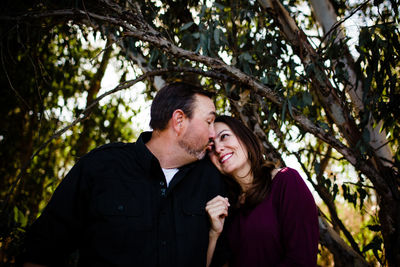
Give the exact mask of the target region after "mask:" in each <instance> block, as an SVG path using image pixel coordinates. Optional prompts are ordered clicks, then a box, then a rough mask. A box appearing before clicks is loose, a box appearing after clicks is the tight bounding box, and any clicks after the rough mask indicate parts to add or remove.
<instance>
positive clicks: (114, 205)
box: [94, 179, 152, 231]
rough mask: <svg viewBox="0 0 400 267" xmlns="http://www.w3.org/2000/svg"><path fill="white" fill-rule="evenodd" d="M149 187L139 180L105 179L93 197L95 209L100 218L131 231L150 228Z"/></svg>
mask: <svg viewBox="0 0 400 267" xmlns="http://www.w3.org/2000/svg"><path fill="white" fill-rule="evenodd" d="M150 195H151V194H150V188H149V187H148V186H147V185H146V184H145V183H144V182H140V181H130V182H121V181H115V180H112V179H107V180H105V181H104V182H103V183H102V185H101V190H100V192H99V193H98V194H96V197H95V201H94V204H95V210H96V213H97V214H98V216H99V217H100V218H101V220H104V221H105V222H107V223H108V224H110V225H112V224H115V226H118V225H119V226H120V227H121V226H122V227H124V225H126V226H128V227H129V228H131V230H133V231H142V230H148V229H151V228H152V219H151V198H150Z"/></svg>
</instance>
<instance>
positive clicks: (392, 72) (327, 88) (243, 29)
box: [1, 0, 400, 266]
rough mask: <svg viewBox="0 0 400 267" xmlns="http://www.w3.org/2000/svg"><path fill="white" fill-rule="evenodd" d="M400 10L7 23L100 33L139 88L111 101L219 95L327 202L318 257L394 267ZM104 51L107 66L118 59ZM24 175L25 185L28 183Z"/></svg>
mask: <svg viewBox="0 0 400 267" xmlns="http://www.w3.org/2000/svg"><path fill="white" fill-rule="evenodd" d="M319 4H325V6H328V8H320V7H319ZM398 6H399V4H398V1H395V0H393V1H374V3H370V2H360V3H358V2H356V1H354V3H352V5H349V4H347V3H346V1H335V2H334V1H332V2H330V1H311V2H310V3H309V2H306V1H294V0H293V1H285V2H280V1H277V0H259V1H248V2H246V1H242V2H240V1H235V0H234V1H224V0H221V1H204V2H202V3H198V2H197V1H191V0H189V1H180V2H175V1H172V0H167V1H164V2H158V1H137V2H132V1H129V0H127V1H122V0H120V1H111V0H102V1H100V4H99V3H97V1H89V0H88V1H84V2H83V1H80V2H75V1H74V2H73V3H72V2H69V1H63V2H59V1H38V2H37V3H36V4H32V5H30V6H28V7H25V9H24V8H21V9H20V10H19V11H18V12H16V11H13V12H8V13H7V15H3V16H2V18H1V19H2V20H3V21H6V22H11V23H15V24H16V25H18V26H19V27H26V28H29V29H30V28H32V27H34V26H31V25H28V23H31V24H35V23H38V24H40V23H41V25H43V24H44V23H45V24H44V25H49V27H51V28H53V27H54V28H57V27H60V26H59V25H60V24H63V23H64V24H65V23H66V22H67V23H68V25H69V27H70V28H72V29H74V27H77V28H85V29H90V31H93V32H97V33H99V34H100V35H101V37H102V38H104V39H106V40H108V42H109V44H110V43H111V42H112V43H113V44H114V45H115V48H116V47H118V49H119V51H120V52H119V53H120V55H122V56H124V57H125V58H126V60H127V61H129V62H130V63H131V64H132V65H134V66H135V67H136V69H137V72H138V76H137V78H136V79H135V80H132V81H126V82H123V83H122V84H121V86H120V87H117V88H115V89H114V90H113V91H110V92H109V93H112V92H116V91H119V90H121V89H124V88H127V87H129V86H131V85H132V84H135V83H136V82H138V81H139V80H140V81H141V80H146V81H147V85H148V86H147V94H148V96H150V97H151V95H152V91H154V90H156V89H159V88H160V87H161V86H162V84H164V83H165V82H168V81H171V80H176V79H189V80H191V81H194V80H195V81H197V82H198V83H201V84H202V85H203V86H205V87H207V88H209V89H210V90H214V91H216V92H217V93H218V98H217V105H218V107H219V109H220V111H221V112H230V113H232V114H234V115H235V116H237V117H239V118H241V119H242V120H243V121H244V122H245V123H246V124H247V125H248V126H249V127H250V128H251V129H253V130H254V132H255V133H256V134H257V135H258V136H259V138H260V139H261V140H262V143H263V145H264V147H265V149H266V156H267V157H268V158H270V159H274V160H280V161H281V163H282V165H285V164H286V163H285V162H284V160H283V159H284V158H285V155H286V156H287V155H294V156H296V158H297V159H298V162H299V164H300V166H302V168H303V171H304V173H305V175H306V178H307V180H308V181H309V182H310V184H311V186H312V187H314V189H315V191H316V194H318V196H319V197H320V198H321V199H322V201H323V203H324V204H321V205H320V206H321V216H320V234H321V242H320V243H321V246H322V247H321V249H322V250H323V248H324V247H326V248H327V249H328V250H329V251H330V252H331V253H332V254H333V256H334V261H335V265H337V266H341V265H344V264H348V263H349V261H350V262H352V263H353V265H363V266H364V265H365V266H367V265H371V264H378V263H379V264H381V265H385V266H386V265H387V266H399V265H400V252H399V251H398V249H397V248H398V247H399V245H400V192H399V187H400V177H399V173H398V170H399V166H400V165H399V161H400V154H399V149H398V147H399V139H398V136H399V128H400V127H399V126H400V125H399V123H398V120H397V118H399V117H400V116H399V115H400V114H399V113H400V112H399V111H400V108H399V106H400V105H399V94H400V90H399V89H400V86H399V85H400V84H399V83H400V79H399V70H400V63H399V52H400V40H399V28H398V22H399V14H398ZM9 10H11V9H9ZM327 10H330V11H331V12H330V13H328V14H327V13H325V11H327ZM11 11H12V10H11ZM354 16H359V17H360V21H361V22H360V24H361V26H360V31H359V35H358V37H354V36H353V39H351V38H349V37H347V36H346V33H345V31H344V27H343V22H345V21H346V20H348V19H349V18H352V17H354ZM325 18H330V20H329V21H328V22H326V21H325V20H323V19H325ZM336 18H338V19H336ZM317 21H318V23H317ZM36 30H38V32H41V33H43V31H42V29H40V28H36ZM2 36H9V35H7V34H4V33H3V34H2ZM65 36H69V35H68V33H66V35H65ZM3 38H4V37H3ZM354 38H355V39H354ZM349 40H350V41H351V40H357V44H356V45H355V50H356V53H354V52H353V53H350V51H351V48H350V47H349V45H351V43H349ZM14 41H16V40H14ZM22 43H26V44H28V43H30V40H26V41H25V42H22ZM109 44H108V45H107V48H106V49H104V50H103V58H107V54H108V53H112V52H111V51H109V50H110V45H109ZM114 45H113V49H114ZM2 47H3V46H2ZM40 48H42V47H41V46H40V45H39V46H37V48H36V49H37V50H38V49H39V50H40ZM16 50H17V51H18V53H21V50H20V49H16ZM16 55H17V54H16ZM16 55H14V57H15V56H16ZM82 56H83V57H84V58H85V56H86V58H88V59H90V58H91V55H82ZM34 66H38V65H34ZM6 69H7V68H6ZM100 69H101V68H100ZM99 72H100V71H99ZM5 73H6V72H5ZM30 77H32V80H33V81H35V76H33V75H32V76H30ZM50 77H51V76H50ZM121 80H122V81H124V79H121ZM10 84H11V83H10ZM152 85H153V86H152ZM59 88H60V89H59V91H56V92H54V91H53V93H54V94H55V95H57V96H60V95H63V94H64V92H63V88H62V86H60V87H59ZM14 91H15V90H14ZM18 95H20V96H18ZM95 95H96V94H93V95H92V97H95ZM27 96H28V94H27V93H26V92H23V93H22V94H21V93H19V94H15V95H13V97H14V98H16V99H17V98H18V97H19V99H20V103H18V107H21V106H23V105H24V103H23V101H22V99H25V97H27ZM88 97H89V96H88ZM97 102H98V100H94V102H93V103H97ZM46 108H48V107H46ZM89 108H91V105H89V102H88V109H87V110H86V111H85V112H84V116H89V113H90V112H92V114H91V115H90V116H89V118H90V119H92V117H93V116H94V114H93V113H94V111H93V110H92V111H90V110H89ZM27 117H28V118H29V117H30V116H29V114H28V116H27ZM31 117H32V116H31ZM78 120H79V116H78V117H77V119H76V120H75V122H78ZM49 125H51V122H50V124H49ZM88 133H89V131H88ZM385 133H386V134H385ZM4 136H8V135H4ZM375 136H377V137H376V138H375ZM82 138H83V137H82ZM18 140H20V139H18ZM32 140H34V139H32ZM35 140H37V139H35ZM290 142H296V143H297V144H298V145H299V148H298V149H297V150H290V149H289V148H288V147H287V146H286V145H285V144H287V143H290ZM377 144H378V145H377ZM46 149H47V147H46ZM84 151H87V148H85V149H84V150H83V152H84ZM31 154H32V151H29V152H28V153H27V155H31ZM34 159H35V158H34ZM36 161H38V162H39V161H41V162H43V163H44V162H46V159H45V158H41V159H36ZM352 175H353V176H355V177H351V176H352ZM14 176H15V171H14V173H11V175H10V177H14ZM21 177H22V178H21V184H23V182H22V181H26V177H24V176H21ZM39 183H40V182H39ZM21 184H19V186H18V188H21ZM346 203H347V204H346ZM348 204H352V205H353V207H354V209H353V211H352V212H353V213H354V214H361V215H362V216H364V217H366V219H367V221H365V222H364V225H363V226H362V228H361V229H354V226H352V225H346V222H345V221H344V218H343V217H341V215H340V208H339V206H343V205H348ZM375 206H376V207H377V208H376V209H374V208H373V207H375ZM323 210H327V211H326V212H323ZM3 214H4V213H3ZM354 232H356V233H357V234H354ZM322 258H323V257H322V256H321V259H320V260H321V261H322V260H323V259H322ZM344 260H345V261H344Z"/></svg>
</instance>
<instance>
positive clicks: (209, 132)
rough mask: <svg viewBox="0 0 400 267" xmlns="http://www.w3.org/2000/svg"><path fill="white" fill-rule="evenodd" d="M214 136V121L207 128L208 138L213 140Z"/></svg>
mask: <svg viewBox="0 0 400 267" xmlns="http://www.w3.org/2000/svg"><path fill="white" fill-rule="evenodd" d="M214 138H215V128H214V123H213V124H211V126H210V127H209V129H208V139H210V140H214Z"/></svg>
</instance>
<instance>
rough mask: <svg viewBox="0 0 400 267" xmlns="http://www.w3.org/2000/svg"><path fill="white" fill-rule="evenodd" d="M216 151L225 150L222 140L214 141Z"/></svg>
mask: <svg viewBox="0 0 400 267" xmlns="http://www.w3.org/2000/svg"><path fill="white" fill-rule="evenodd" d="M214 147H215V152H217V153H218V154H219V153H221V152H222V151H223V150H224V146H223V145H222V144H221V143H220V142H214Z"/></svg>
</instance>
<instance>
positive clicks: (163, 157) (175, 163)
mask: <svg viewBox="0 0 400 267" xmlns="http://www.w3.org/2000/svg"><path fill="white" fill-rule="evenodd" d="M145 145H146V147H147V148H148V149H149V150H150V152H151V153H152V154H153V155H154V156H155V157H156V158H157V159H158V161H159V162H160V166H161V168H164V169H171V168H179V167H182V166H184V165H186V164H189V163H191V162H194V161H196V159H195V158H194V157H191V156H189V155H188V154H187V152H185V151H184V150H183V149H182V148H181V147H180V146H179V145H178V143H177V141H176V138H175V136H174V134H173V133H172V132H169V131H167V130H166V131H154V132H153V133H152V136H151V138H150V140H149V141H148V142H147V143H146V144H145Z"/></svg>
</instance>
